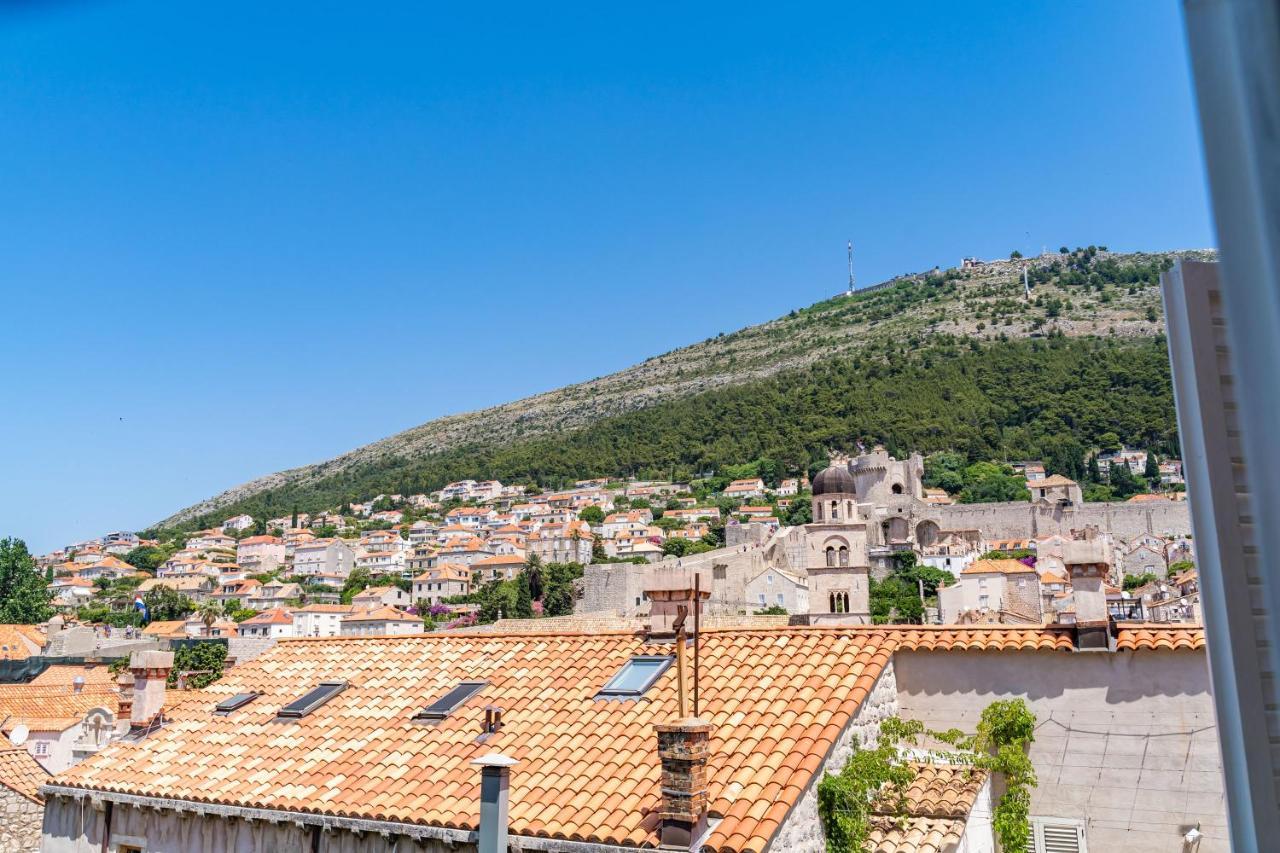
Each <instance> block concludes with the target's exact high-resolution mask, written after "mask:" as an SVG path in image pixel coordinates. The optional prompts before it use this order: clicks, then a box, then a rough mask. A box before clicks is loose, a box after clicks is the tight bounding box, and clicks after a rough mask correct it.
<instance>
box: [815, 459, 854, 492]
mask: <svg viewBox="0 0 1280 853" xmlns="http://www.w3.org/2000/svg"><path fill="white" fill-rule="evenodd" d="M853 493H854V483H853V475H852V474H850V473H849V469H848V468H846V467H845V466H844V465H832V466H831V467H830V468H823V469H822V470H821V471H819V472H818V476H816V477H814V478H813V494H814V496H815V497H816V496H818V495H852V494H853Z"/></svg>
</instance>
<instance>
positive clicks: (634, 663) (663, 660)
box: [596, 655, 674, 699]
mask: <svg viewBox="0 0 1280 853" xmlns="http://www.w3.org/2000/svg"><path fill="white" fill-rule="evenodd" d="M672 660H674V658H672V657H670V656H669V655H641V656H638V657H633V658H632V659H631V660H629V661H627V662H626V663H625V664H623V665H622V669H620V670H618V674H617V675H615V676H614V677H613V678H612V679H610V680H609V683H608V684H606V685H605V686H604V687H602V688H601V689H600V692H599V693H597V694H596V698H598V699H599V698H610V697H617V698H621V699H633V698H636V697H639V696H643V695H644V694H645V692H646V691H647V690H648V689H649V688H650V687H652V686H653V682H655V681H657V680H658V676H660V675H662V673H664V672H666V671H667V667H669V666H671V661H672Z"/></svg>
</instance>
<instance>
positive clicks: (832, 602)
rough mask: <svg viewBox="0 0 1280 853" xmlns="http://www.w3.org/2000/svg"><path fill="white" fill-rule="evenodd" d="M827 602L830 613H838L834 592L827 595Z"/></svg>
mask: <svg viewBox="0 0 1280 853" xmlns="http://www.w3.org/2000/svg"><path fill="white" fill-rule="evenodd" d="M827 604H829V605H830V607H829V608H828V609H829V610H830V611H831V612H832V613H839V612H840V611H839V610H836V594H835V593H834V592H833V593H831V594H830V595H828V596H827Z"/></svg>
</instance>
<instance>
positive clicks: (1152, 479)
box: [1142, 453, 1160, 485]
mask: <svg viewBox="0 0 1280 853" xmlns="http://www.w3.org/2000/svg"><path fill="white" fill-rule="evenodd" d="M1142 476H1143V477H1145V478H1146V480H1147V482H1148V483H1151V484H1152V485H1155V484H1157V483H1159V482H1160V462H1159V460H1157V459H1156V455H1155V454H1154V453H1148V454H1147V467H1146V468H1144V469H1143V471H1142Z"/></svg>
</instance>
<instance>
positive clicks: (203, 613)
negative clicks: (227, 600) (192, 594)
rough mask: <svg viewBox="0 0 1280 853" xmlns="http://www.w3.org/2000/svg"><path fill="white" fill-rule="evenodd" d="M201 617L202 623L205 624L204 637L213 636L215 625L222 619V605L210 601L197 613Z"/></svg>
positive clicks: (202, 605) (201, 606)
mask: <svg viewBox="0 0 1280 853" xmlns="http://www.w3.org/2000/svg"><path fill="white" fill-rule="evenodd" d="M196 613H197V615H199V617H200V621H201V622H203V623H204V635H205V636H206V637H209V636H212V634H213V623H215V622H217V621H218V620H219V619H221V618H222V616H223V612H222V605H221V604H219V603H218V602H216V601H214V600H212V599H210V600H209V601H206V602H204V603H203V604H201V605H200V609H199V610H197V611H196Z"/></svg>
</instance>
